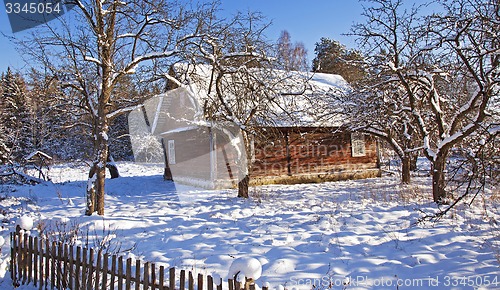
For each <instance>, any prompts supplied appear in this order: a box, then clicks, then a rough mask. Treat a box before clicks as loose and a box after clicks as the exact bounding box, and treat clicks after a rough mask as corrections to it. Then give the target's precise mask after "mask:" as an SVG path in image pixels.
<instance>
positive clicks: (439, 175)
mask: <svg viewBox="0 0 500 290" xmlns="http://www.w3.org/2000/svg"><path fill="white" fill-rule="evenodd" d="M445 177H446V155H438V157H437V158H436V159H435V161H434V162H433V164H432V197H433V199H434V202H436V203H438V204H444V203H446V197H447V194H446V189H445V186H446V182H445Z"/></svg>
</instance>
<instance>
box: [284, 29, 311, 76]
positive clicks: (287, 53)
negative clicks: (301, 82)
mask: <svg viewBox="0 0 500 290" xmlns="http://www.w3.org/2000/svg"><path fill="white" fill-rule="evenodd" d="M276 49H277V60H278V63H279V67H280V68H282V69H285V70H296V71H307V69H308V65H307V49H306V47H305V45H304V43H303V42H296V43H295V44H292V37H291V36H290V33H289V32H288V31H286V30H283V31H282V32H281V35H280V37H279V38H278V42H277V47H276Z"/></svg>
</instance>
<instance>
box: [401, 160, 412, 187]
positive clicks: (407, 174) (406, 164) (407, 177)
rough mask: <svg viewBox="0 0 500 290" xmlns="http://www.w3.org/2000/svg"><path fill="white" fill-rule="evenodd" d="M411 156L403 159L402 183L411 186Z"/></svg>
mask: <svg viewBox="0 0 500 290" xmlns="http://www.w3.org/2000/svg"><path fill="white" fill-rule="evenodd" d="M411 159H412V158H411V156H405V157H403V158H401V182H402V183H403V184H410V181H411V171H410V169H411Z"/></svg>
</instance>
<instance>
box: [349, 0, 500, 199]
mask: <svg viewBox="0 0 500 290" xmlns="http://www.w3.org/2000/svg"><path fill="white" fill-rule="evenodd" d="M371 2H372V4H373V7H368V8H366V9H365V12H364V15H365V17H366V18H367V23H365V24H358V25H356V26H354V29H353V30H354V34H355V35H357V36H359V37H360V40H361V43H362V44H363V45H364V47H365V49H366V51H367V52H374V51H377V52H378V51H381V50H383V51H384V52H386V54H387V58H386V60H384V61H382V62H381V63H380V66H379V67H378V70H380V71H381V72H386V73H384V74H383V76H384V78H382V79H379V80H378V83H387V82H390V83H392V84H393V85H395V86H396V87H397V90H394V88H392V89H391V88H390V89H389V90H386V96H387V100H388V102H386V106H393V104H394V103H395V100H396V99H400V98H401V96H403V103H402V104H403V105H402V106H401V107H400V108H401V110H399V111H398V114H401V116H406V115H407V116H410V118H409V119H407V118H404V120H405V122H407V124H408V125H411V128H413V129H414V130H416V131H417V134H415V136H417V137H418V138H419V146H418V147H416V148H414V149H413V150H416V149H420V150H422V152H423V153H424V155H425V156H426V157H427V158H428V159H429V161H430V162H431V165H432V179H433V199H434V201H435V202H437V203H443V202H447V198H448V197H449V195H448V193H447V191H446V182H445V177H446V163H447V160H448V157H449V155H450V153H451V152H452V150H453V149H454V148H455V147H456V146H457V145H458V144H460V142H462V141H463V140H464V139H465V138H467V137H468V136H471V135H472V134H474V133H476V132H478V130H479V129H480V128H481V126H483V125H484V124H483V123H484V122H485V121H486V120H487V116H488V115H489V114H491V113H490V111H489V108H490V107H491V106H492V105H493V104H492V101H494V100H495V99H496V101H498V97H496V96H498V88H499V86H498V73H499V72H498V71H499V67H498V61H499V54H498V50H499V46H498V43H499V41H498V36H497V34H496V32H495V31H498V29H499V15H498V6H499V4H498V3H496V2H495V1H461V0H459V1H444V2H443V9H444V10H445V12H444V13H443V15H442V16H440V15H432V16H429V17H427V18H425V19H424V18H422V19H417V18H416V16H417V15H418V14H417V12H418V11H417V10H418V9H417V8H418V7H416V8H413V9H412V10H410V13H408V12H406V11H402V4H403V2H402V1H401V0H373V1H371ZM371 55H372V56H373V53H372V54H371ZM380 88H381V87H380V86H379V85H375V86H372V87H371V88H366V89H368V90H371V91H372V92H373V93H376V91H377V90H379V89H380ZM400 92H402V94H401V93H400ZM396 103H397V102H396ZM406 120H407V121H406ZM395 121H396V122H399V121H397V120H395ZM399 125H400V126H401V125H403V124H402V123H399ZM412 144H415V143H412Z"/></svg>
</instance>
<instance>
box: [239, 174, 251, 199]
mask: <svg viewBox="0 0 500 290" xmlns="http://www.w3.org/2000/svg"><path fill="white" fill-rule="evenodd" d="M249 183H250V176H249V175H248V174H247V175H245V177H243V179H241V180H240V181H239V182H238V197H242V198H249V195H248V184H249Z"/></svg>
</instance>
